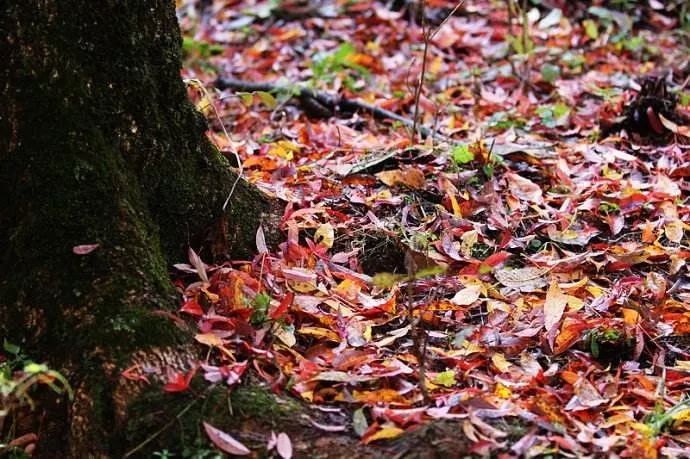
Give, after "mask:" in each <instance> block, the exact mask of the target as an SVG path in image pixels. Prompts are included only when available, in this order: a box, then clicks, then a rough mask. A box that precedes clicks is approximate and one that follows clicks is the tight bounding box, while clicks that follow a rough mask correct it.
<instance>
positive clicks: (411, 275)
mask: <svg viewBox="0 0 690 459" xmlns="http://www.w3.org/2000/svg"><path fill="white" fill-rule="evenodd" d="M405 268H406V269H407V289H406V296H407V316H408V317H409V320H410V332H411V333H412V347H413V349H412V351H413V352H414V355H415V357H416V358H417V364H418V365H419V370H418V371H417V374H418V377H419V390H420V391H421V392H422V399H423V401H424V404H425V405H428V404H430V403H431V398H430V397H429V391H428V390H427V387H426V346H427V334H426V330H425V329H424V324H423V322H422V311H419V315H418V316H417V317H415V316H414V304H413V303H412V295H413V293H414V289H413V286H412V284H413V283H414V281H415V279H416V278H417V271H418V266H417V263H416V262H415V260H414V256H413V255H412V251H410V250H407V251H406V252H405Z"/></svg>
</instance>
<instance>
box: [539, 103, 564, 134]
mask: <svg viewBox="0 0 690 459" xmlns="http://www.w3.org/2000/svg"><path fill="white" fill-rule="evenodd" d="M536 112H537V115H539V118H541V123H542V124H543V125H544V126H546V127H548V128H555V127H556V126H565V125H566V123H567V121H568V116H569V115H570V108H569V107H568V106H567V105H565V104H564V103H563V102H558V103H557V104H550V105H543V106H541V107H539V108H537V110H536Z"/></svg>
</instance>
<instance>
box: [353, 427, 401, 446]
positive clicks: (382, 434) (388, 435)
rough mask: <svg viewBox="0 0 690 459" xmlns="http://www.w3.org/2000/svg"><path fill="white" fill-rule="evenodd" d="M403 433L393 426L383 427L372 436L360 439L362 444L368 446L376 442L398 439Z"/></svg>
mask: <svg viewBox="0 0 690 459" xmlns="http://www.w3.org/2000/svg"><path fill="white" fill-rule="evenodd" d="M403 432H405V431H404V430H403V429H401V428H400V427H396V426H394V425H385V426H383V427H382V428H381V429H379V430H378V431H376V432H375V433H374V434H372V435H370V436H368V437H365V438H364V439H362V443H364V444H365V445H368V444H369V443H371V442H374V441H377V440H390V439H392V438H397V437H399V436H400V435H402V433H403Z"/></svg>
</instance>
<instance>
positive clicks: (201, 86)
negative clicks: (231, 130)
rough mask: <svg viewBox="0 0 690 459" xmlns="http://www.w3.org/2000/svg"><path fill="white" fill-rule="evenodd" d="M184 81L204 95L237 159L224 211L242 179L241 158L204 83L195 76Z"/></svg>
mask: <svg viewBox="0 0 690 459" xmlns="http://www.w3.org/2000/svg"><path fill="white" fill-rule="evenodd" d="M185 83H186V84H189V85H191V86H194V87H196V88H197V89H199V91H201V94H202V96H203V97H204V99H205V100H207V101H208V103H209V104H210V105H211V108H212V109H213V114H214V115H216V118H217V119H218V123H220V127H221V128H222V129H223V134H225V139H226V140H227V141H228V145H229V146H230V149H231V151H232V153H233V154H234V155H235V159H236V161H237V167H238V171H237V178H236V179H235V182H234V183H233V184H232V187H231V188H230V191H229V192H228V197H227V198H225V202H224V203H223V212H225V209H226V208H227V207H228V203H229V202H230V198H231V197H232V195H233V193H235V188H236V187H237V184H238V183H239V182H240V180H241V179H242V174H243V173H244V168H243V166H242V159H241V158H240V154H239V153H238V151H237V149H236V148H235V147H234V145H233V141H232V139H231V138H230V134H228V130H227V129H226V128H225V124H224V123H223V120H222V119H221V118H220V113H218V109H217V108H216V105H215V104H214V103H213V101H212V100H211V95H210V94H209V93H208V90H207V89H206V86H204V84H203V83H202V82H201V80H199V79H196V78H194V79H189V80H185ZM219 150H220V149H219Z"/></svg>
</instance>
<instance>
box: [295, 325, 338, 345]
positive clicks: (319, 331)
mask: <svg viewBox="0 0 690 459" xmlns="http://www.w3.org/2000/svg"><path fill="white" fill-rule="evenodd" d="M297 333H299V334H300V335H311V336H315V337H317V338H326V339H328V340H331V341H335V342H337V343H339V342H340V337H339V336H338V334H337V333H335V332H334V331H331V330H328V329H326V328H321V327H302V328H300V329H299V330H297Z"/></svg>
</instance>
